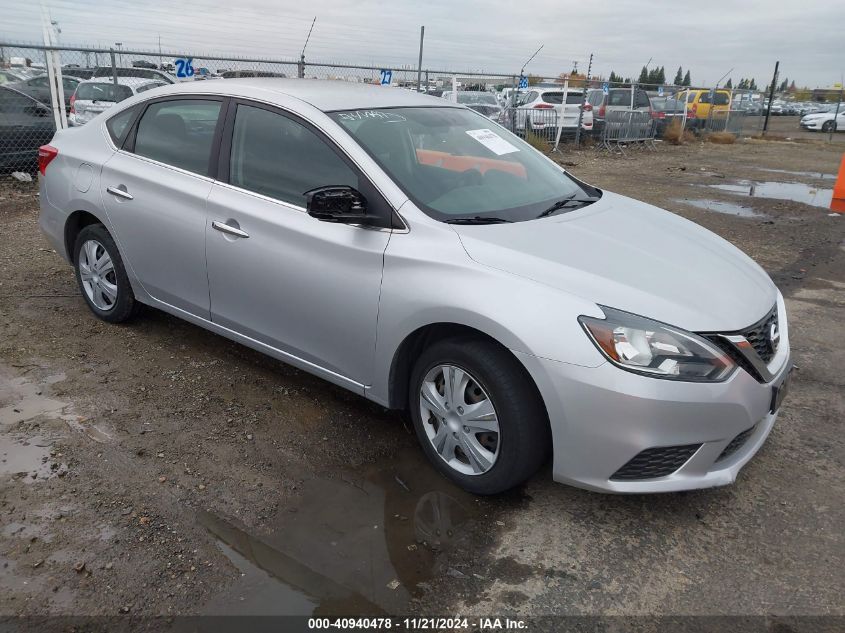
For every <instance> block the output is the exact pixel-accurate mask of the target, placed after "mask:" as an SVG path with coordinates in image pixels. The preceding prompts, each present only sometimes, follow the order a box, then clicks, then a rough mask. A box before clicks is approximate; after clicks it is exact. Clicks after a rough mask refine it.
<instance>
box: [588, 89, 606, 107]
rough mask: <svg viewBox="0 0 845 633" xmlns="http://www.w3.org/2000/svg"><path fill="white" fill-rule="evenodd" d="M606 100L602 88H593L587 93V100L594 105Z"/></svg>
mask: <svg viewBox="0 0 845 633" xmlns="http://www.w3.org/2000/svg"><path fill="white" fill-rule="evenodd" d="M603 100H604V93H603V92H602V91H601V90H591V91H590V92H588V93H587V101H589V102H590V103H591V104H592V105H594V106H599V105H601V102H602V101H603Z"/></svg>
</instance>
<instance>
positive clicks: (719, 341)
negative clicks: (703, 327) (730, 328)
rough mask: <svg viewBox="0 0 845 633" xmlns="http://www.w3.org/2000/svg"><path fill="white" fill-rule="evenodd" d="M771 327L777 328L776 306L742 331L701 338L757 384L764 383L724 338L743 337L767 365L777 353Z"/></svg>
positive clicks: (751, 366) (747, 361) (737, 350)
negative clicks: (736, 335) (757, 382)
mask: <svg viewBox="0 0 845 633" xmlns="http://www.w3.org/2000/svg"><path fill="white" fill-rule="evenodd" d="M772 325H776V326H779V323H778V306H777V304H775V305H774V306H772V309H771V310H769V311H768V312H767V313H766V316H764V317H763V318H762V319H760V320H759V321H757V323H755V324H754V325H752V326H750V327H747V328H745V329H744V330H739V331H738V332H724V333H722V334H702V336H704V337H706V338H707V340H709V341H710V342H712V343H715V344H716V346H717V347H719V349H721V350H722V351H723V352H725V353H726V354H727V355H728V356H730V357H731V359H732V360H733V361H734V362H735V363H736V364H737V365H739V366H740V367H742V368H743V369H744V370H745V371H747V372H748V373H749V374H751V375H752V376H754V378H756V379H757V380H758V381H759V382H765V378H764V377H763V376H761V375H760V372H758V371H757V370H756V369H755V368H754V366H753V365H752V364H751V362H750V361H749V360H748V359H747V358H746V357H745V356H744V355H743V353H742V352H740V351H739V349H737V347H736V346H735V345H734V344H733V343H731V342H730V341H729V340H727V339H726V338H724V337H725V336H731V335H735V334H739V335H741V336H744V337H745V338H746V340H748V342H749V343H750V344H751V347H753V348H754V352H755V353H756V354H757V356H759V357H760V359H761V360H762V361H763V362H764V363H765V364H766V365H768V364H769V363H770V362H771V360H772V358H773V357H774V355H775V352H776V351H777V347H776V346H773V345H772V342H771V338H770V333H771V329H772Z"/></svg>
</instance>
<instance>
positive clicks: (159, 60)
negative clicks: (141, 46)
mask: <svg viewBox="0 0 845 633" xmlns="http://www.w3.org/2000/svg"><path fill="white" fill-rule="evenodd" d="M158 67H159V68H161V69H162V70H163V69H164V60H163V59H162V57H161V33H159V35H158Z"/></svg>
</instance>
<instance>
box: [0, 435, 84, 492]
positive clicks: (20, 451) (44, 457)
mask: <svg viewBox="0 0 845 633" xmlns="http://www.w3.org/2000/svg"><path fill="white" fill-rule="evenodd" d="M51 446H52V443H51V442H50V440H46V439H44V438H42V437H30V438H27V439H14V438H12V437H9V436H8V435H0V474H4V475H12V476H13V477H15V478H17V479H20V480H21V481H23V482H25V483H32V482H34V481H38V480H43V479H49V478H50V477H53V476H55V475H56V474H58V473H59V472H62V469H64V470H65V471H66V470H67V467H66V466H63V465H62V464H59V463H58V462H56V461H54V460H51V459H50V448H51ZM54 464H55V467H54V466H53V465H54Z"/></svg>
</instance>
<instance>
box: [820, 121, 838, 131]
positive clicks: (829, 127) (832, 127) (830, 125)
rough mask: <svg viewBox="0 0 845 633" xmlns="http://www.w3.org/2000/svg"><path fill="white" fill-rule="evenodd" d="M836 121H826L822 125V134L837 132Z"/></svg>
mask: <svg viewBox="0 0 845 633" xmlns="http://www.w3.org/2000/svg"><path fill="white" fill-rule="evenodd" d="M835 131H836V121H825V122H824V124H823V125H822V132H835Z"/></svg>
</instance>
